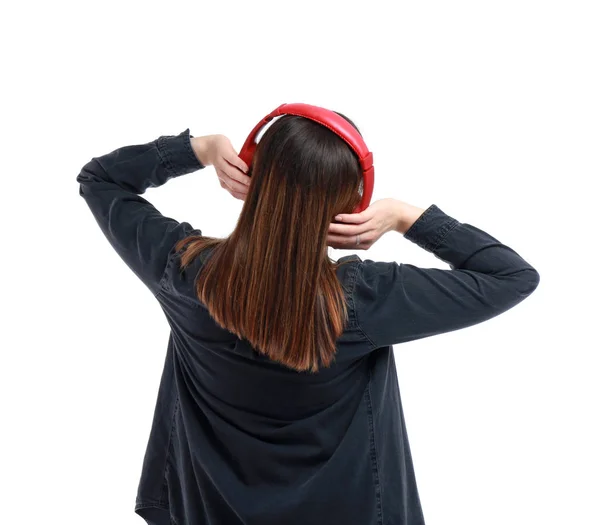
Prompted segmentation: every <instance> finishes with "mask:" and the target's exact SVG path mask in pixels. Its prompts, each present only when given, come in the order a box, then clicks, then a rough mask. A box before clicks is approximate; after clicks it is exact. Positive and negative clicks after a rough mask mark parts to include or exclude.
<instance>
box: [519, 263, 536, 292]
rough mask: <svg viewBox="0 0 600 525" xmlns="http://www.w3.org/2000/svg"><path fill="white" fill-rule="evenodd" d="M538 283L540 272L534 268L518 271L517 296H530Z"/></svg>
mask: <svg viewBox="0 0 600 525" xmlns="http://www.w3.org/2000/svg"><path fill="white" fill-rule="evenodd" d="M539 284H540V274H539V272H538V271H537V270H536V269H535V268H530V269H528V270H524V271H523V272H520V278H519V282H518V288H517V292H518V295H519V297H522V298H525V297H528V296H530V295H531V294H532V293H533V292H534V291H535V289H536V288H537V287H538V285H539Z"/></svg>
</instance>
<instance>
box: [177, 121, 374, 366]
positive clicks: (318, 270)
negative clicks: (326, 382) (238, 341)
mask: <svg viewBox="0 0 600 525" xmlns="http://www.w3.org/2000/svg"><path fill="white" fill-rule="evenodd" d="M336 113H337V112H336ZM338 115H340V116H341V117H343V118H344V119H346V120H347V121H348V122H349V123H350V124H351V125H352V126H354V128H356V130H357V131H358V132H359V133H360V131H359V130H358V128H357V127H356V125H355V124H354V123H353V122H352V121H351V120H350V119H349V118H347V117H346V116H345V115H342V114H341V113H338ZM249 168H250V169H249V172H248V175H250V177H251V178H250V185H249V188H248V194H247V196H246V199H245V201H244V206H243V208H242V212H241V214H240V216H239V218H238V222H237V225H236V227H235V229H234V230H233V232H232V233H231V234H230V235H229V236H228V237H226V238H215V237H207V236H198V235H191V236H188V237H186V238H184V239H181V240H180V241H179V242H178V243H177V245H176V250H177V252H180V251H182V250H183V251H182V253H181V256H180V266H181V271H183V270H184V269H185V268H186V267H187V266H188V265H189V264H190V263H191V262H192V261H193V260H194V259H195V258H196V257H198V256H199V255H200V254H201V253H202V252H204V251H205V250H208V249H210V250H211V255H210V257H209V258H207V260H206V261H205V262H204V264H203V266H202V267H201V269H200V272H199V273H198V275H197V278H196V281H195V283H196V284H195V289H196V294H197V296H198V299H199V300H200V302H201V303H203V304H204V305H205V306H206V308H207V310H208V312H209V314H210V315H211V317H212V318H213V319H214V320H215V322H216V323H217V324H218V325H219V326H221V327H222V328H224V329H226V330H228V331H229V332H231V333H233V334H235V335H236V336H237V337H239V338H245V339H246V340H247V341H248V342H249V343H250V344H251V345H252V347H253V348H254V350H255V351H257V352H259V353H261V354H263V355H266V356H268V357H269V358H270V359H272V360H273V361H276V362H278V363H280V364H282V365H284V366H286V367H288V368H291V369H294V370H296V371H298V372H306V371H308V372H310V373H315V372H317V371H318V370H319V367H320V366H323V367H329V366H330V365H331V363H332V362H333V361H334V359H335V353H336V340H337V339H338V338H339V337H340V336H341V335H342V333H343V331H344V329H345V326H346V323H347V321H348V311H347V306H346V300H345V294H344V290H343V287H342V285H341V283H340V281H339V279H338V278H337V275H336V268H337V267H338V266H339V264H340V263H337V262H336V261H334V260H333V259H331V258H330V257H329V255H328V252H327V248H328V247H327V235H328V229H329V224H330V223H331V222H332V221H333V220H334V217H335V216H336V215H337V214H338V213H352V211H353V210H354V209H355V207H356V206H357V205H358V204H359V202H360V200H361V197H362V191H363V179H362V169H361V167H360V163H359V161H358V157H357V155H356V154H355V153H354V151H353V150H352V149H351V148H350V146H349V145H348V144H347V143H346V142H345V141H344V140H343V139H342V138H341V137H339V136H338V135H337V134H336V133H334V132H333V131H331V130H329V129H328V128H326V127H325V126H323V125H321V124H319V123H317V122H314V121H313V120H311V119H308V118H305V117H300V116H297V115H283V116H281V117H278V118H277V119H275V120H274V122H273V123H272V124H271V125H270V126H269V127H268V129H267V130H266V131H265V132H264V135H263V136H262V138H261V139H260V141H259V142H258V144H257V147H256V152H255V154H254V158H253V160H252V163H251V166H249Z"/></svg>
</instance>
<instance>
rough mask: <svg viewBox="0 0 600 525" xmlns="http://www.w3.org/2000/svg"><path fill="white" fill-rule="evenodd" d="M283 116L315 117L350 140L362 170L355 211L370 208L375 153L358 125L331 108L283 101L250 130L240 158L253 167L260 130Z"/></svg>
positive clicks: (312, 118) (317, 120)
mask: <svg viewBox="0 0 600 525" xmlns="http://www.w3.org/2000/svg"><path fill="white" fill-rule="evenodd" d="M281 115H298V116H299V117H306V118H309V119H311V120H314V121H315V122H318V123H319V124H321V125H323V126H325V127H326V128H328V129H330V130H331V131H333V132H334V133H336V134H337V135H339V136H340V137H341V138H342V139H344V140H345V141H346V142H347V143H348V145H349V146H350V147H351V148H352V149H353V150H354V153H356V155H357V156H358V160H359V162H360V165H361V167H362V170H363V195H362V200H361V201H360V203H359V204H358V206H357V207H356V209H355V210H354V211H353V213H360V212H361V211H363V210H365V209H366V208H368V207H369V204H370V203H371V196H372V195H373V183H374V175H375V170H374V168H373V153H371V152H370V151H369V148H367V145H366V144H365V141H364V140H363V138H362V137H361V136H360V133H358V131H357V130H356V128H354V126H352V124H350V122H348V121H347V120H346V119H345V118H343V117H341V116H340V115H338V114H337V113H335V112H333V111H330V110H329V109H325V108H321V107H319V106H312V105H310V104H301V103H296V104H281V106H279V107H278V108H276V109H274V110H273V111H271V113H269V114H268V115H267V116H266V117H265V118H263V119H262V120H261V121H260V122H259V123H258V124H257V125H256V126H255V127H254V129H253V130H252V131H251V132H250V135H248V138H247V139H246V142H244V145H243V146H242V149H241V151H240V153H239V157H240V158H241V159H242V160H243V161H244V162H245V163H246V164H247V165H248V166H250V165H251V164H252V157H253V156H254V152H255V151H256V142H255V138H256V136H257V135H258V133H259V131H260V130H261V129H262V128H263V127H265V125H266V124H267V122H269V121H270V120H272V119H274V118H275V117H279V116H281Z"/></svg>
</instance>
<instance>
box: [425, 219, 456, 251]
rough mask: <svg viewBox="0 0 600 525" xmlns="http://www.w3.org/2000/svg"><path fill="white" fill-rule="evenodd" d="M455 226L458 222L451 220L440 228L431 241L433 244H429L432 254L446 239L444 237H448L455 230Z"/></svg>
mask: <svg viewBox="0 0 600 525" xmlns="http://www.w3.org/2000/svg"><path fill="white" fill-rule="evenodd" d="M456 226H458V221H457V220H456V219H452V220H451V221H449V222H447V223H445V224H444V225H443V226H442V227H441V229H440V232H439V233H438V236H437V237H436V238H435V239H434V240H433V242H432V244H431V251H432V252H434V251H435V250H437V249H438V247H439V245H440V244H441V243H442V241H443V240H444V239H445V238H446V235H448V234H449V233H450V232H451V231H452V230H453V229H454V228H456Z"/></svg>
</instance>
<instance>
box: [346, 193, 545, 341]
mask: <svg viewBox="0 0 600 525" xmlns="http://www.w3.org/2000/svg"><path fill="white" fill-rule="evenodd" d="M404 237H405V238H406V239H407V240H409V241H411V242H414V243H415V244H417V245H418V246H420V247H421V248H423V249H424V250H426V251H428V252H430V253H432V254H433V255H434V256H435V257H436V258H438V259H440V260H442V261H444V262H446V263H447V264H449V266H450V269H439V268H420V267H417V266H414V265H412V264H404V263H400V264H399V263H396V262H378V261H372V260H370V259H366V260H364V261H361V262H360V263H359V267H358V269H357V278H356V283H355V288H354V292H353V293H354V304H355V309H356V314H357V322H358V324H359V325H360V327H361V329H362V331H363V333H364V334H365V336H366V337H367V338H368V339H369V340H370V342H371V344H372V345H373V347H374V348H379V347H382V346H386V345H394V344H398V343H405V342H408V341H413V340H415V339H421V338H424V337H430V336H433V335H438V334H442V333H445V332H451V331H454V330H458V329H461V328H466V327H468V326H472V325H475V324H478V323H481V322H483V321H486V320H488V319H491V318H492V317H495V316H497V315H499V314H501V313H503V312H505V311H507V310H509V309H510V308H512V307H514V306H515V305H517V304H518V303H520V302H521V301H523V300H524V299H525V298H526V297H528V296H529V295H530V294H531V293H532V292H533V291H534V290H535V289H536V288H537V286H538V284H539V281H540V275H539V273H538V272H537V270H535V269H534V268H533V267H532V266H531V265H530V264H529V263H527V262H526V261H525V260H524V259H523V258H522V257H521V256H520V255H519V254H518V253H516V252H515V251H514V250H513V249H512V248H510V247H508V246H506V245H505V244H503V243H501V242H500V241H499V240H497V239H495V238H494V237H492V236H491V235H489V234H488V233H486V232H484V231H482V230H480V229H479V228H476V227H475V226H472V225H470V224H466V223H461V222H459V221H458V220H456V219H455V218H453V217H450V216H449V215H447V214H445V213H444V212H443V211H442V210H440V208H438V207H437V206H436V205H435V204H432V205H431V206H430V207H429V208H427V209H426V210H425V212H424V213H422V214H421V216H420V217H419V218H418V219H417V220H416V221H415V223H414V224H413V225H412V226H411V228H410V229H409V230H408V231H407V232H406V233H405V234H404Z"/></svg>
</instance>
